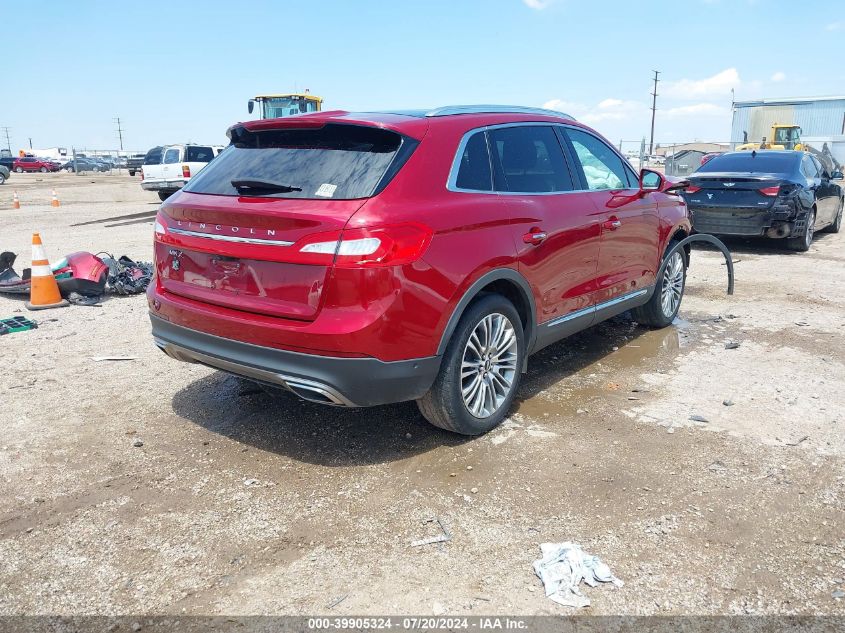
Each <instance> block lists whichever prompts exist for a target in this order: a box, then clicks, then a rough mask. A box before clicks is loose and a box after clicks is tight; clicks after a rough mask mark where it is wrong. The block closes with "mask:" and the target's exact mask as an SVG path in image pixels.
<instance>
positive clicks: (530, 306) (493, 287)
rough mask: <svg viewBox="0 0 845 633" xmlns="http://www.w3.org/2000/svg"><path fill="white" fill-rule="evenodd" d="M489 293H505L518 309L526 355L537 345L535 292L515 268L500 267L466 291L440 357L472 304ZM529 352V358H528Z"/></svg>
mask: <svg viewBox="0 0 845 633" xmlns="http://www.w3.org/2000/svg"><path fill="white" fill-rule="evenodd" d="M488 293H496V294H500V295H502V296H504V297H505V298H506V299H508V300H509V301H510V302H511V303H513V305H514V307H515V308H516V311H517V313H518V314H519V318H520V319H522V329H523V331H524V332H525V349H526V352H527V354H528V353H530V350H531V349H532V348H533V346H534V339H535V337H536V333H537V324H536V318H535V315H536V314H537V312H536V309H535V303H534V294H533V292H532V291H531V286H530V285H529V283H528V280H526V279H525V277H523V276H522V275H521V274H519V272H518V271H517V270H515V269H513V268H498V269H496V270H491V271H489V272H487V273H485V274H484V275H482V276H481V277H479V278H478V279H476V280H475V282H473V283H472V285H471V286H470V287H469V288H468V289H467V290H466V292H464V294H463V296H462V297H461V299H460V301H458V304H457V305H456V306H455V308H454V309H453V310H452V314H451V316H450V317H449V320H448V321H447V322H446V327H445V329H444V330H443V335H442V336H441V338H440V344H439V345H438V346H437V355H438V356H441V355H442V354H443V353H444V352H445V351H446V346H447V345H448V344H449V340H450V339H451V338H452V334H453V333H454V332H455V328H456V327H458V322H459V321H460V320H461V317H462V316H463V315H464V312H466V310H467V308H468V307H469V306H470V304H471V303H472V302H473V301H474V300H476V299H478V298H479V297H480V296H483V295H484V294H488ZM527 354H526V357H527Z"/></svg>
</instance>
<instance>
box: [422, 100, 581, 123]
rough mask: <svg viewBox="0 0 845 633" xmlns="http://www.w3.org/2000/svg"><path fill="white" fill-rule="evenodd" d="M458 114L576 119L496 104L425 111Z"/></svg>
mask: <svg viewBox="0 0 845 633" xmlns="http://www.w3.org/2000/svg"><path fill="white" fill-rule="evenodd" d="M457 114H538V115H542V116H553V117H556V118H559V119H569V120H570V121H574V120H575V117H574V116H572V115H570V114H566V113H565V112H560V111H559V110H547V109H545V108H529V107H526V106H509V105H494V104H481V105H450V106H443V107H440V108H434V109H433V110H429V111H428V112H426V113H425V116H426V117H439V116H452V115H457Z"/></svg>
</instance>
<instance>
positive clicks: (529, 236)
mask: <svg viewBox="0 0 845 633" xmlns="http://www.w3.org/2000/svg"><path fill="white" fill-rule="evenodd" d="M547 237H548V234H547V233H546V232H545V231H543V230H542V229H539V228H537V227H536V226H535V227H534V228H533V229H531V230H530V231H528V233H526V234H525V235H523V236H522V241H523V242H525V243H526V244H533V245H534V246H536V245H537V244H539V243H540V242H542V241H543V240H544V239H546V238H547Z"/></svg>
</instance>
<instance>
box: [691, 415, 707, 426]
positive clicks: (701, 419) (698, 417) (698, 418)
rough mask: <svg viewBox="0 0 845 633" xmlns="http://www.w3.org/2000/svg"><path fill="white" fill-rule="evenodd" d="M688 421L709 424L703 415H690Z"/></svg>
mask: <svg viewBox="0 0 845 633" xmlns="http://www.w3.org/2000/svg"><path fill="white" fill-rule="evenodd" d="M689 419H690V420H692V421H693V422H704V423H705V424H707V423H709V422H710V420H708V419H707V418H705V417H704V416H703V415H698V414H695V415H691V416H690V417H689Z"/></svg>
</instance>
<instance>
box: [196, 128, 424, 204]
mask: <svg viewBox="0 0 845 633" xmlns="http://www.w3.org/2000/svg"><path fill="white" fill-rule="evenodd" d="M417 144H418V143H417V141H415V140H413V139H410V138H407V137H403V136H402V135H400V134H398V133H396V132H392V131H390V130H385V129H381V128H376V127H369V126H361V125H338V124H329V125H326V126H324V127H321V128H317V129H277V130H265V131H258V132H250V131H248V130H246V129H245V128H235V129H234V130H232V144H231V145H230V146H229V147H228V148H227V149H226V151H224V152H221V153H220V154H219V155H218V157H217V159H216V160H214V161H213V162H211V163H209V165H208V167H206V168H205V169H203V170H202V171H201V172H200V173H199V174H198V175H197V176H195V177H194V178H192V179H191V181H190V183H189V185H188V186H187V187H185V191H192V192H194V193H208V194H217V195H224V196H238V195H261V196H262V197H277V198H309V199H327V198H332V199H335V200H350V199H354V198H366V197H369V196H371V195H373V194H374V193H375V192H376V191H377V189H379V188H380V187H383V186H384V185H385V184H386V182H387V180H389V179H390V178H391V177H392V176H394V175H395V174H396V172H397V171H398V169H399V168H400V167H401V165H402V164H403V162H402V161H404V160H406V159H407V158H408V156H410V153H411V152H412V151H413V149H414V148H415V147H416V145H417ZM232 181H236V182H237V181H247V182H251V183H254V184H256V185H261V186H263V187H265V188H263V189H261V188H259V187H256V188H255V191H254V192H252V193H243V190H242V192H241V193H239V192H238V190H237V189H236V188H235V186H234V185H232Z"/></svg>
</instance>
